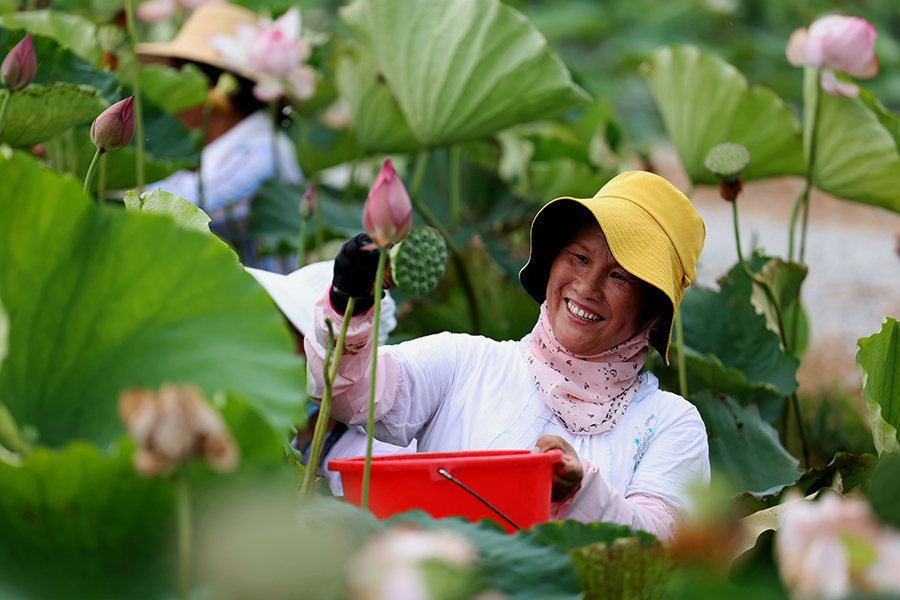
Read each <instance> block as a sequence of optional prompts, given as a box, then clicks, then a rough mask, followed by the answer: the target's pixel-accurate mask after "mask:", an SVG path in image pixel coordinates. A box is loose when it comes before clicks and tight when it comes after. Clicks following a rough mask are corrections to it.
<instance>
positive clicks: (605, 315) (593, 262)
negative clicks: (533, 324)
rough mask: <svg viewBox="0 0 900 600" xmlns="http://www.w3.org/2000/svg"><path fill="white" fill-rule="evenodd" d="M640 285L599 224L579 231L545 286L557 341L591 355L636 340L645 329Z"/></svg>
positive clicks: (577, 351) (590, 224) (556, 262)
mask: <svg viewBox="0 0 900 600" xmlns="http://www.w3.org/2000/svg"><path fill="white" fill-rule="evenodd" d="M641 285H642V282H641V280H640V279H638V278H637V277H635V276H634V275H632V274H631V273H629V272H628V271H626V270H625V269H623V268H622V267H620V266H619V263H617V262H616V260H615V259H614V258H613V255H612V253H611V252H610V251H609V246H607V245H606V237H605V236H604V235H603V231H601V229H600V226H599V225H597V224H596V223H589V224H588V225H585V226H584V227H582V228H581V229H579V230H578V233H576V234H575V237H573V238H572V239H571V241H569V243H568V244H566V245H565V246H564V247H563V249H562V250H561V251H560V253H559V255H558V256H557V257H556V260H554V261H553V266H552V267H551V268H550V279H549V281H548V282H547V308H548V309H549V313H550V326H551V327H552V328H553V332H554V333H555V334H556V338H557V339H558V340H559V343H560V344H562V346H563V347H564V348H565V349H566V350H568V351H569V352H571V353H572V354H575V355H577V356H590V355H593V354H599V353H601V352H604V351H606V350H609V349H610V348H612V347H613V346H616V345H618V344H621V343H622V342H625V341H627V340H629V339H630V338H632V337H633V336H634V335H635V334H636V333H637V332H638V331H639V328H640V327H642V326H643V325H645V323H641V322H640V321H641V312H642V311H641Z"/></svg>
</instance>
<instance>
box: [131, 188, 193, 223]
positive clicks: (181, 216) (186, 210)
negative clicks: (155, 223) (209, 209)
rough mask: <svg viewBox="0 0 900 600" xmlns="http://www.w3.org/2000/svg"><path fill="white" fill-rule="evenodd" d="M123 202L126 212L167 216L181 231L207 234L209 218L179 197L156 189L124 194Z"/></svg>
mask: <svg viewBox="0 0 900 600" xmlns="http://www.w3.org/2000/svg"><path fill="white" fill-rule="evenodd" d="M123 200H124V202H125V209H126V210H128V211H131V212H145V213H150V214H154V215H168V216H170V217H172V220H174V221H175V223H176V224H177V225H178V226H179V227H181V228H183V229H189V230H191V231H199V232H200V233H209V221H210V219H209V216H208V215H207V214H206V213H205V212H203V211H202V210H200V209H199V208H197V207H196V206H194V205H193V204H191V203H190V202H188V201H187V200H185V199H184V198H182V197H181V196H176V195H175V194H170V193H169V192H164V191H163V190H161V189H160V188H156V189H155V190H153V191H151V192H144V193H143V194H141V195H138V193H137V192H135V191H130V192H126V193H125V197H124V198H123Z"/></svg>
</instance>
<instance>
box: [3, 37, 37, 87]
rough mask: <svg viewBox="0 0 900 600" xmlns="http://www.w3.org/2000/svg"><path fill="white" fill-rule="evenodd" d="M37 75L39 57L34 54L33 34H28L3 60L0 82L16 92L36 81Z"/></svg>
mask: <svg viewBox="0 0 900 600" xmlns="http://www.w3.org/2000/svg"><path fill="white" fill-rule="evenodd" d="M36 73H37V57H36V56H35V54H34V44H33V43H32V41H31V34H30V33H26V34H25V38H24V39H23V40H22V41H21V42H19V43H18V44H16V45H15V46H13V49H12V50H10V51H9V54H7V55H6V58H4V59H3V65H2V66H0V80H2V81H3V85H5V86H6V87H7V88H9V90H10V91H12V92H15V91H18V90H21V89H22V88H24V87H25V86H27V85H28V84H29V83H31V82H32V81H34V76H35V74H36Z"/></svg>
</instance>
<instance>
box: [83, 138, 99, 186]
mask: <svg viewBox="0 0 900 600" xmlns="http://www.w3.org/2000/svg"><path fill="white" fill-rule="evenodd" d="M99 160H100V148H97V150H96V151H94V158H93V159H91V165H90V166H89V167H88V170H87V174H86V175H85V176H84V193H85V194H90V193H91V182H92V181H93V180H94V171H96V170H97V161H99Z"/></svg>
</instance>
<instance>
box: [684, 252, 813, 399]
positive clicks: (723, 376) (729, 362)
mask: <svg viewBox="0 0 900 600" xmlns="http://www.w3.org/2000/svg"><path fill="white" fill-rule="evenodd" d="M738 268H739V267H736V268H735V269H733V270H732V272H731V273H730V274H729V276H728V278H726V279H725V280H724V282H723V285H722V289H721V292H719V293H717V292H714V291H713V290H709V289H704V288H696V289H695V288H693V287H691V288H688V290H687V291H686V292H685V294H684V298H683V300H682V303H681V314H682V319H683V323H684V338H685V340H684V341H685V346H687V348H689V349H690V350H692V351H693V354H692V356H694V357H697V358H699V357H701V356H703V355H708V356H706V359H705V360H704V361H703V363H704V366H703V367H702V368H700V365H698V364H694V365H692V361H690V362H689V363H688V364H689V366H690V365H692V369H691V370H692V372H694V373H695V375H697V376H698V377H700V379H701V380H702V381H703V382H704V383H705V384H706V385H707V386H708V387H709V388H711V389H714V390H718V391H720V392H723V393H728V394H733V395H737V396H743V395H744V392H752V391H760V390H758V389H757V388H759V386H762V387H763V388H765V389H769V390H771V392H773V393H776V394H778V395H780V396H788V395H790V394H791V393H793V392H794V390H796V389H797V377H796V372H797V368H798V366H799V361H798V360H797V358H796V356H794V355H793V354H792V353H790V352H788V351H786V350H784V349H782V348H780V345H779V340H778V336H777V335H775V334H774V333H773V332H772V331H770V330H769V329H768V328H767V327H766V318H765V317H764V316H762V315H760V314H757V312H756V311H755V310H754V308H753V306H752V305H751V303H750V296H751V292H750V287H749V286H750V283H749V281H747V282H746V283H747V288H746V289H742V286H737V285H735V284H734V277H735V276H736V275H737V273H736V269H738ZM741 274H742V273H741ZM732 369H733V370H734V371H735V372H731V373H730V374H729V370H732ZM740 374H743V378H741V377H740ZM741 379H745V380H746V383H747V385H748V386H749V387H748V388H746V389H742V386H743V383H742V382H741V381H740V380H741ZM726 382H731V383H734V384H738V383H741V386H738V387H732V386H730V385H726Z"/></svg>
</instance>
